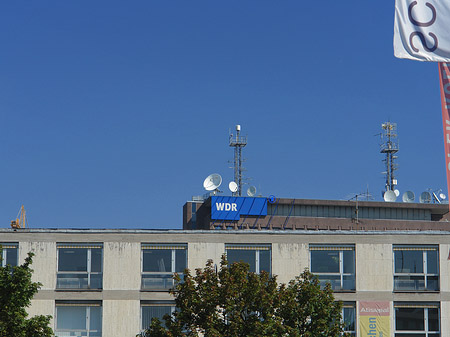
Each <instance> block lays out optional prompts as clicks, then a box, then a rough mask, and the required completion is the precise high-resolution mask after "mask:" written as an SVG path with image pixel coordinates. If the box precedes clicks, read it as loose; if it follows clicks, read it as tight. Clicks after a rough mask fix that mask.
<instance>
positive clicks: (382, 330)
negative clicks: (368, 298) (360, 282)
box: [358, 302, 391, 337]
mask: <svg viewBox="0 0 450 337" xmlns="http://www.w3.org/2000/svg"><path fill="white" fill-rule="evenodd" d="M358 311H359V328H360V331H361V333H360V336H361V337H390V336H391V321H390V317H391V305H390V303H389V302H359V310H358Z"/></svg>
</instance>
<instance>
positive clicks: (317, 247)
mask: <svg viewBox="0 0 450 337" xmlns="http://www.w3.org/2000/svg"><path fill="white" fill-rule="evenodd" d="M314 251H337V252H339V271H338V272H316V271H314V270H313V268H312V263H313V252H314ZM344 251H353V273H345V272H344ZM309 270H310V271H311V273H313V274H314V275H316V276H317V277H318V278H319V281H320V283H321V286H324V285H325V284H326V283H330V284H331V287H332V289H333V291H334V292H355V291H356V247H355V245H354V244H341V245H337V244H309ZM327 276H328V277H331V276H339V287H336V288H335V287H334V284H333V282H331V281H332V279H327ZM348 276H350V277H352V282H353V288H350V289H347V288H344V278H345V277H348Z"/></svg>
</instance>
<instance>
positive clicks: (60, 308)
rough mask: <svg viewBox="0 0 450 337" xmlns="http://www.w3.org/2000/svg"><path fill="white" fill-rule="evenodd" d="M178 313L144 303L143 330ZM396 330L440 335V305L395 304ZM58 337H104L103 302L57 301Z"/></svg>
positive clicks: (349, 308) (346, 313)
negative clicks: (154, 322)
mask: <svg viewBox="0 0 450 337" xmlns="http://www.w3.org/2000/svg"><path fill="white" fill-rule="evenodd" d="M175 310H176V308H175V306H174V304H173V303H172V302H141V330H142V331H143V330H145V329H146V328H147V327H148V326H150V323H151V321H152V319H153V318H154V317H157V318H159V319H160V320H161V321H162V320H163V316H164V315H166V314H169V315H170V314H172V313H173V312H174V311H175ZM342 320H343V322H344V331H345V332H347V333H348V334H349V335H350V336H356V306H355V302H344V304H343V308H342ZM394 322H395V325H394V329H395V336H396V337H406V336H409V337H420V336H423V337H424V336H426V337H438V336H440V307H439V303H421V302H413V303H405V302H395V303H394ZM55 325H56V326H55V335H56V337H65V336H75V337H82V336H87V337H101V336H102V303H101V301H91V302H76V301H57V302H56V314H55Z"/></svg>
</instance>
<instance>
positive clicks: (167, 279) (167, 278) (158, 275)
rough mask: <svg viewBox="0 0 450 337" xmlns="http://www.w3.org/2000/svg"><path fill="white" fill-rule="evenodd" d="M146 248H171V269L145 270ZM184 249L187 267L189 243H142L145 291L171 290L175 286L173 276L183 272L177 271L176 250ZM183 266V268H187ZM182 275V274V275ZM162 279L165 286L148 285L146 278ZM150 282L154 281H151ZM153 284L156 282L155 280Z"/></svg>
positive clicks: (142, 283)
mask: <svg viewBox="0 0 450 337" xmlns="http://www.w3.org/2000/svg"><path fill="white" fill-rule="evenodd" d="M145 250H170V251H171V266H170V271H168V272H160V271H144V257H145V255H144V251H145ZM177 250H184V251H185V254H186V259H185V268H187V266H188V245H187V243H173V244H167V243H142V244H141V290H143V291H169V290H170V289H172V288H173V287H174V286H175V282H174V280H173V276H174V274H175V273H182V271H177V269H179V268H177V258H176V251H177ZM185 268H183V269H185ZM180 276H181V277H182V275H180ZM158 279H159V280H161V281H162V285H163V286H146V285H145V284H146V281H145V280H158ZM148 283H152V281H149V282H148ZM153 284H155V283H154V282H153Z"/></svg>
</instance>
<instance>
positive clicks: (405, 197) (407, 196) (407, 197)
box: [402, 191, 415, 202]
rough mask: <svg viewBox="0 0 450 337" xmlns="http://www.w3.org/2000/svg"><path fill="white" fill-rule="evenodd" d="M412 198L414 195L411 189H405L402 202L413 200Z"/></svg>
mask: <svg viewBox="0 0 450 337" xmlns="http://www.w3.org/2000/svg"><path fill="white" fill-rule="evenodd" d="M414 198H415V195H414V192H413V191H406V192H405V193H403V196H402V200H403V202H414Z"/></svg>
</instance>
